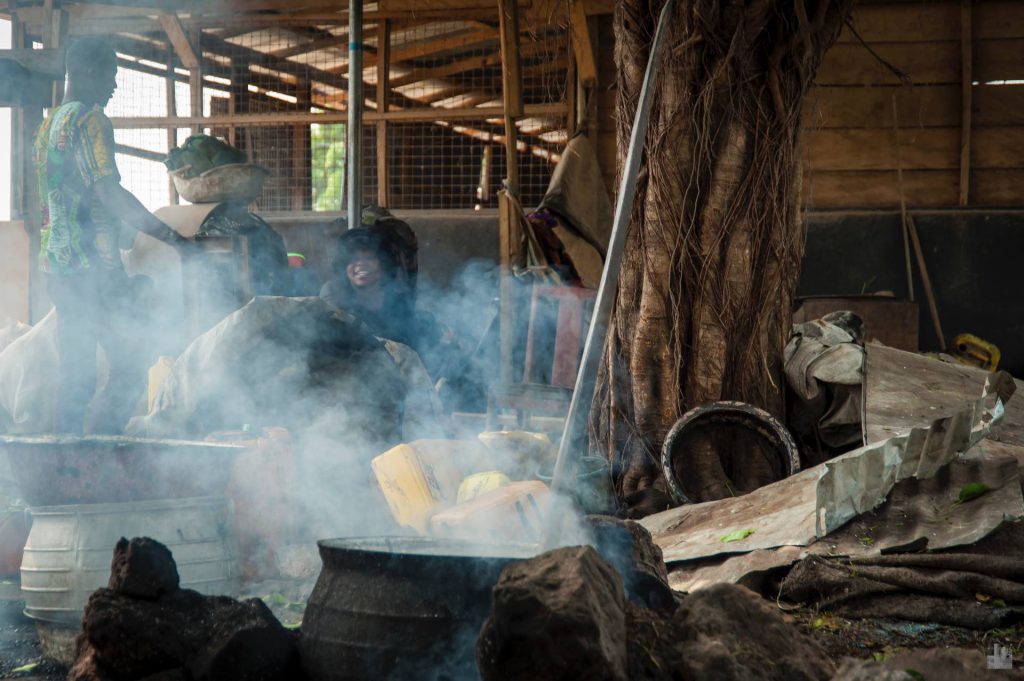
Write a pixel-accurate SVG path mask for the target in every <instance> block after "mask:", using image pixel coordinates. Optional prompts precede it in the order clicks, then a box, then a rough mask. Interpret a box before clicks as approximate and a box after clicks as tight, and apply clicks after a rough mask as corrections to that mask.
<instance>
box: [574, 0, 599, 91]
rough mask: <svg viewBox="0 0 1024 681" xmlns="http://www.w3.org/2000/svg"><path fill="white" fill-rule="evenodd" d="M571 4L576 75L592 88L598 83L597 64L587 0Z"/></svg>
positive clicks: (578, 0) (576, 0) (579, 0)
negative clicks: (591, 37)
mask: <svg viewBox="0 0 1024 681" xmlns="http://www.w3.org/2000/svg"><path fill="white" fill-rule="evenodd" d="M569 2H570V4H571V5H572V15H571V16H570V19H569V28H570V33H571V35H572V52H573V55H574V56H575V57H576V73H577V74H578V77H579V80H580V82H581V83H582V84H583V85H586V86H591V85H594V84H595V83H597V62H596V61H595V60H594V43H593V41H592V40H591V39H590V25H589V23H588V22H587V13H586V8H585V7H584V4H585V0H569Z"/></svg>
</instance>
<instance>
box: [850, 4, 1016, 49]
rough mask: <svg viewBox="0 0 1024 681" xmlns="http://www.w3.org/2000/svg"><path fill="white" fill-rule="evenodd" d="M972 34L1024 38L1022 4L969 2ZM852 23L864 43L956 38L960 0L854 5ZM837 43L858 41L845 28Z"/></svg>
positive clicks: (997, 37) (978, 36) (985, 36)
mask: <svg viewBox="0 0 1024 681" xmlns="http://www.w3.org/2000/svg"><path fill="white" fill-rule="evenodd" d="M972 4H973V13H974V25H975V32H974V37H975V39H977V40H992V39H1000V38H1024V3H1022V2H1020V1H1019V0H985V1H984V2H978V1H976V2H973V3H972ZM852 20H853V26H854V28H856V29H857V33H859V34H860V36H861V37H862V38H864V40H865V41H866V42H868V43H869V44H871V45H875V44H876V43H886V42H893V43H902V42H929V41H936V40H959V39H960V3H959V2H956V0H948V1H946V2H910V3H905V4H893V3H882V4H863V3H860V4H858V5H857V6H856V7H855V8H854V10H853V16H852ZM838 42H841V43H852V42H858V41H857V38H856V37H855V36H854V35H853V33H852V32H851V31H850V30H849V29H848V28H844V29H843V30H842V32H841V33H840V34H839V39H838Z"/></svg>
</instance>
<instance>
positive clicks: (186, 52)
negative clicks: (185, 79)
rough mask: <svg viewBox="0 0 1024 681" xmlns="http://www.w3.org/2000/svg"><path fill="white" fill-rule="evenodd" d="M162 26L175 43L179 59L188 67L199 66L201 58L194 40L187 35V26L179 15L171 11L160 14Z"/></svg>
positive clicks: (169, 38)
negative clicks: (193, 43) (193, 42)
mask: <svg viewBox="0 0 1024 681" xmlns="http://www.w3.org/2000/svg"><path fill="white" fill-rule="evenodd" d="M160 26H162V27H163V29H164V33H166V34H167V39H168V40H170V41H171V44H172V45H174V51H175V52H177V53H178V59H180V60H181V63H182V65H183V66H184V67H185V68H187V69H195V68H199V63H200V58H199V54H198V52H196V48H195V46H193V45H192V41H190V40H189V39H188V36H187V35H185V28H184V27H183V26H182V25H181V21H180V20H179V19H178V15H176V14H173V13H171V12H162V13H161V14H160Z"/></svg>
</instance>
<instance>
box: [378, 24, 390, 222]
mask: <svg viewBox="0 0 1024 681" xmlns="http://www.w3.org/2000/svg"><path fill="white" fill-rule="evenodd" d="M389 92H391V22H390V21H389V20H387V19H385V20H384V21H383V22H382V23H381V26H380V33H379V34H378V37H377V112H378V113H384V112H386V111H387V110H388V93H389ZM389 199H390V195H389V191H388V122H387V121H386V120H384V119H383V118H382V119H381V120H379V121H377V205H379V206H382V207H384V208H387V207H388V203H389Z"/></svg>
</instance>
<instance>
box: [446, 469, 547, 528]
mask: <svg viewBox="0 0 1024 681" xmlns="http://www.w3.org/2000/svg"><path fill="white" fill-rule="evenodd" d="M549 499H550V493H549V491H548V487H547V485H545V484H544V483H543V482H540V481H538V480H526V481H524V482H513V483H511V484H509V485H505V486H504V487H502V488H500V489H496V490H494V491H493V492H488V493H486V494H483V495H481V496H479V497H477V498H476V499H472V500H470V501H467V502H466V503H464V504H459V505H458V506H453V507H452V508H448V509H445V510H443V511H440V512H439V513H437V514H435V515H434V517H433V518H431V519H430V531H431V534H433V535H434V536H436V537H450V538H453V539H466V540H469V541H521V542H536V541H540V539H541V533H542V531H543V527H544V517H545V515H546V513H547V507H548V502H549Z"/></svg>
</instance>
